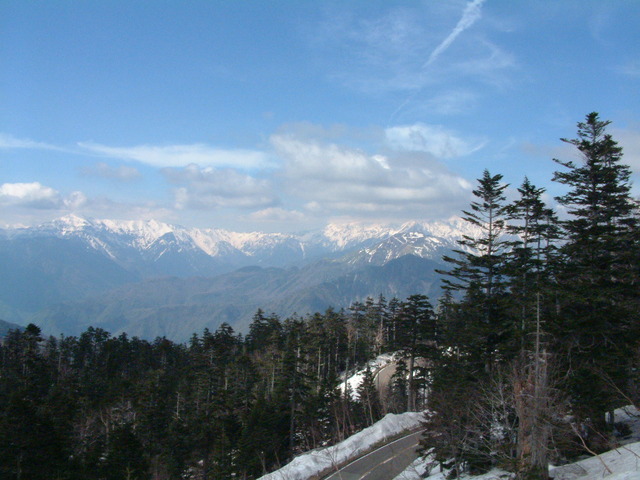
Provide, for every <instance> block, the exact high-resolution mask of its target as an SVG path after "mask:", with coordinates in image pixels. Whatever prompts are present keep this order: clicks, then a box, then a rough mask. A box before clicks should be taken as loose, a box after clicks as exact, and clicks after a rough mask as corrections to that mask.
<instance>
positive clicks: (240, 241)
mask: <svg viewBox="0 0 640 480" xmlns="http://www.w3.org/2000/svg"><path fill="white" fill-rule="evenodd" d="M463 234H466V235H473V234H474V232H473V231H472V230H471V229H470V227H469V226H467V225H466V224H465V223H464V222H461V221H459V220H454V221H452V222H449V223H442V222H438V223H421V222H411V223H406V224H403V225H400V226H388V225H366V226H365V225H360V224H330V225H327V226H326V227H325V228H324V229H323V230H320V231H315V232H303V233H300V234H283V233H262V232H253V233H238V232H230V231H227V230H222V229H195V228H183V227H179V226H173V225H169V224H166V223H162V222H157V221H153V220H152V221H115V220H90V219H84V218H80V217H77V216H66V217H63V218H60V219H58V220H55V221H53V222H50V223H46V224H43V225H40V226H36V227H29V228H25V227H22V228H5V229H2V230H0V274H2V276H3V278H4V279H5V281H4V282H3V283H2V284H1V286H0V318H2V319H4V320H6V321H10V322H14V323H17V324H21V325H24V324H26V323H29V322H33V323H36V324H37V325H39V326H40V327H41V328H42V330H43V332H45V333H50V334H54V335H57V334H60V333H64V334H66V335H71V334H78V333H80V332H81V331H83V330H84V329H86V327H88V326H90V325H93V326H95V327H101V328H104V329H105V330H108V331H109V332H111V333H114V334H117V333H122V332H126V333H127V334H130V335H137V336H140V337H143V338H155V337H156V336H167V337H168V338H171V339H174V340H178V341H183V340H185V339H187V338H188V337H189V336H190V335H191V334H192V333H194V332H199V331H201V330H202V329H203V328H205V327H207V328H209V329H211V330H213V329H215V328H217V326H218V325H220V324H221V323H222V322H227V323H229V324H231V325H232V326H233V327H234V328H235V329H236V330H237V331H240V332H243V331H246V329H247V326H248V324H249V322H250V321H251V317H252V316H253V314H254V313H255V312H256V311H257V309H258V308H261V309H262V310H264V311H266V312H268V313H271V312H273V313H276V314H278V315H280V316H283V317H286V316H289V315H292V314H294V313H297V314H299V315H304V314H306V313H312V312H316V311H324V310H325V309H326V308H329V307H333V308H336V309H339V308H346V307H348V306H349V305H350V304H351V303H353V302H354V301H363V300H364V299H366V297H368V296H371V297H378V295H383V296H385V297H386V298H391V297H394V296H395V297H397V298H400V299H402V298H405V297H406V296H408V295H411V294H414V293H425V294H427V295H429V296H430V297H431V298H432V299H433V300H434V301H435V299H436V298H437V296H438V295H439V279H438V277H437V275H436V274H435V273H434V269H435V268H437V267H438V266H441V263H440V262H441V260H440V259H441V258H442V255H443V254H444V253H447V252H449V251H450V250H451V249H452V248H456V247H457V243H456V242H457V240H458V239H459V238H460V236H461V235H463Z"/></svg>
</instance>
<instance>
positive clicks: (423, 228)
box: [5, 215, 469, 274]
mask: <svg viewBox="0 0 640 480" xmlns="http://www.w3.org/2000/svg"><path fill="white" fill-rule="evenodd" d="M462 234H469V226H468V225H465V222H455V221H452V222H418V221H413V222H407V223H404V224H402V225H400V226H397V225H396V226H391V225H382V224H368V225H367V224H362V223H332V224H329V225H327V226H326V227H325V228H324V229H323V230H321V231H317V232H315V233H307V234H304V235H294V234H284V233H263V232H249V233H242V232H231V231H227V230H223V229H215V228H208V229H201V228H183V227H179V226H174V225H170V224H167V223H164V222H160V221H157V220H93V219H85V218H81V217H78V216H76V215H67V216H65V217H62V218H60V219H58V220H55V221H53V222H50V223H48V224H44V225H41V226H40V227H33V228H27V229H20V231H19V232H18V231H16V230H14V231H11V232H7V233H5V235H8V236H12V237H15V236H16V235H29V236H32V237H33V236H55V237H58V238H76V239H78V240H80V241H81V242H83V243H85V244H86V245H87V246H88V248H91V249H93V250H96V251H99V252H102V253H103V254H106V255H107V256H108V257H109V258H110V259H112V260H114V261H116V262H117V263H119V264H121V265H130V264H132V262H134V263H135V262H138V263H139V262H140V260H142V261H143V262H147V263H145V265H148V262H151V263H154V262H155V263H157V262H158V261H162V262H165V264H166V269H165V270H163V273H166V274H172V272H173V271H172V270H171V268H173V267H172V266H173V265H175V264H176V263H175V262H179V263H180V264H181V265H185V264H186V265H187V267H185V268H186V270H185V271H192V272H196V273H197V274H207V272H209V269H210V268H211V267H210V265H211V262H212V261H213V262H214V263H215V265H217V266H220V265H225V268H238V267H241V266H248V265H266V266H285V265H291V264H296V263H297V264H300V263H301V262H307V261H308V260H310V259H313V258H316V259H317V258H321V257H323V256H326V255H333V256H335V254H336V253H342V254H343V255H345V256H346V258H348V260H347V261H348V262H349V263H358V264H359V263H366V264H376V265H384V264H385V263H387V262H389V261H391V260H393V259H396V258H399V257H401V256H404V255H408V254H411V255H416V256H420V257H423V258H432V259H439V258H441V256H442V250H443V249H451V248H454V247H456V241H457V240H458V239H459V238H460V236H461V235H462ZM179 258H181V259H180V260H179ZM207 265H209V266H207ZM141 268H148V267H141ZM151 268H152V269H154V268H156V267H151ZM216 268H218V267H216Z"/></svg>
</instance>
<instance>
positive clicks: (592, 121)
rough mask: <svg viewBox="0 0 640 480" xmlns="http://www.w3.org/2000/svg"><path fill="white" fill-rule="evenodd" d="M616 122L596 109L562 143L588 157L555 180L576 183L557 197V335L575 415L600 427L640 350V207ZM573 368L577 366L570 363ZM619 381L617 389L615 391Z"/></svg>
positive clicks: (565, 164) (566, 165)
mask: <svg viewBox="0 0 640 480" xmlns="http://www.w3.org/2000/svg"><path fill="white" fill-rule="evenodd" d="M609 123H610V122H608V121H603V120H601V119H600V118H599V116H598V114H597V113H590V114H588V115H587V116H586V119H585V121H584V122H580V123H578V136H577V138H575V139H569V140H567V139H563V141H565V142H567V143H569V144H570V145H573V146H575V147H576V148H577V150H578V151H579V153H580V155H581V157H582V158H581V160H582V161H581V162H580V163H574V162H572V161H567V162H563V161H560V160H555V161H556V163H557V164H558V165H560V166H561V167H563V171H558V172H556V173H555V175H554V180H555V181H557V182H559V183H561V184H563V185H566V186H567V187H569V191H568V192H567V193H566V194H565V195H562V196H560V197H557V201H558V202H559V203H560V204H561V205H563V206H564V207H566V209H567V213H568V215H569V217H568V219H567V220H565V221H563V222H561V225H562V227H563V233H564V236H565V238H566V243H565V244H564V246H563V248H562V250H561V253H562V255H563V257H562V258H563V263H562V268H561V271H560V273H559V281H560V285H561V288H562V303H561V308H562V314H561V316H562V318H563V319H564V321H563V323H562V324H560V325H557V330H556V332H555V333H556V334H557V335H558V336H559V340H560V342H559V345H560V347H561V350H562V354H563V358H564V359H565V361H566V365H567V371H568V372H569V373H568V377H569V382H570V387H571V392H570V393H571V396H572V400H573V408H574V413H575V414H576V415H578V416H579V417H581V418H582V419H590V420H591V422H593V424H595V425H596V427H598V428H600V427H602V426H603V422H604V412H605V411H610V410H612V409H613V408H615V407H616V406H619V401H618V400H616V397H617V391H623V392H624V391H625V389H626V383H627V382H626V380H627V378H628V373H629V371H628V367H629V362H628V359H629V358H630V357H631V352H632V350H633V349H634V348H637V338H638V335H637V333H638V326H637V325H636V323H637V322H636V320H635V317H636V313H635V312H637V310H636V308H637V299H638V293H639V292H638V287H637V280H638V277H637V268H638V266H637V264H635V262H634V260H632V259H634V258H635V259H637V258H638V256H637V252H638V244H637V240H636V239H637V220H636V216H635V215H636V213H637V204H636V202H634V201H633V200H632V198H631V195H630V192H631V184H630V181H629V177H630V174H631V171H630V169H629V167H628V166H626V165H624V164H622V163H621V161H622V148H621V147H620V146H618V144H617V142H616V141H614V140H613V138H612V137H611V135H610V134H608V133H607V132H606V127H607V126H608V125H609ZM569 366H570V368H569ZM611 385H615V388H611Z"/></svg>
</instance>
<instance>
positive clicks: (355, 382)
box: [338, 353, 393, 400]
mask: <svg viewBox="0 0 640 480" xmlns="http://www.w3.org/2000/svg"><path fill="white" fill-rule="evenodd" d="M392 361H393V354H391V353H384V354H382V355H380V356H378V357H377V358H376V359H375V360H371V361H369V369H370V370H371V373H373V375H374V377H375V375H376V374H377V373H378V372H379V371H380V370H382V369H383V368H384V367H386V366H387V365H389V363H391V362H392ZM365 371H366V367H365V368H363V369H360V370H358V371H357V372H355V373H354V374H352V375H351V376H349V377H347V378H346V380H345V377H344V376H343V377H342V381H341V382H340V385H339V387H338V388H340V392H341V393H342V394H343V395H344V390H345V388H347V386H348V388H349V392H350V393H351V398H352V399H353V400H357V399H358V393H357V390H358V387H359V386H360V384H361V383H362V379H363V378H364V373H365Z"/></svg>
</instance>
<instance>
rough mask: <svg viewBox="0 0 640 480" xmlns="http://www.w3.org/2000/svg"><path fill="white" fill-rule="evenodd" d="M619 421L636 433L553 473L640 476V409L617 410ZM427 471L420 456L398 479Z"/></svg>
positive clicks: (562, 477)
mask: <svg viewBox="0 0 640 480" xmlns="http://www.w3.org/2000/svg"><path fill="white" fill-rule="evenodd" d="M616 422H624V423H626V424H627V425H629V427H630V428H631V432H632V434H631V435H630V436H629V437H628V438H626V439H624V440H622V441H621V442H620V443H621V446H620V447H618V448H616V449H614V450H611V451H609V452H605V453H603V454H601V455H598V456H597V457H591V458H587V459H585V460H581V461H579V462H576V463H570V464H567V465H562V466H558V467H551V468H550V469H549V474H550V476H551V477H552V478H553V479H554V480H602V479H605V480H640V442H638V441H637V440H640V412H638V410H636V409H635V408H633V407H625V408H621V409H618V410H616ZM424 473H425V466H424V460H422V459H418V460H416V461H415V462H414V463H413V464H412V465H411V466H410V467H409V468H407V470H405V471H404V472H403V473H401V474H400V475H398V476H397V477H396V478H395V479H394V480H422V479H423V478H424V477H423V476H421V475H424ZM510 476H511V475H509V473H507V472H505V471H502V470H498V469H495V470H492V471H490V472H488V473H485V474H484V475H477V476H469V477H467V478H469V480H505V479H508V478H510ZM426 478H428V479H429V480H446V474H445V473H442V472H432V474H431V475H429V476H428V477H426Z"/></svg>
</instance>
